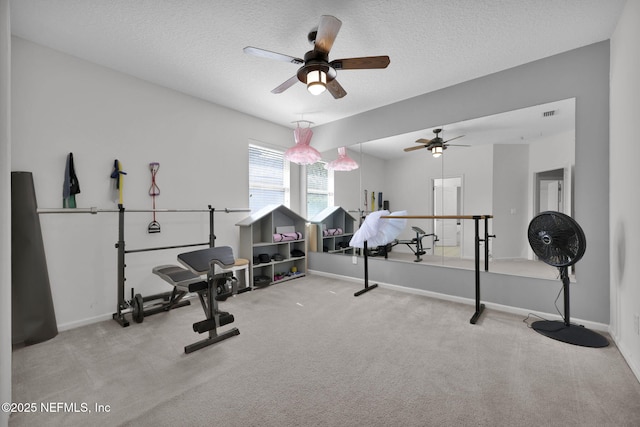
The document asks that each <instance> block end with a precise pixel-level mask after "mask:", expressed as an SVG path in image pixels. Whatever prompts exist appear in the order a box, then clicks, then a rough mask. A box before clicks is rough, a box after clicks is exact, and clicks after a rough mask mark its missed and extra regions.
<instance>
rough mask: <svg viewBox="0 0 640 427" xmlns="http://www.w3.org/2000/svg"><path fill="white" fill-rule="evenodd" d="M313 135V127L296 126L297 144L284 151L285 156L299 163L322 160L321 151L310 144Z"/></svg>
mask: <svg viewBox="0 0 640 427" xmlns="http://www.w3.org/2000/svg"><path fill="white" fill-rule="evenodd" d="M312 136H313V132H312V131H311V128H301V127H299V126H298V127H297V128H295V129H294V131H293V137H294V138H295V140H296V145H294V146H293V147H291V148H289V149H288V150H287V151H285V152H284V158H285V159H287V160H289V161H290V162H293V163H297V164H299V165H312V164H314V163H316V162H317V161H318V160H320V157H321V156H320V153H319V152H318V150H316V149H315V148H313V147H312V146H311V145H310V144H311V137H312Z"/></svg>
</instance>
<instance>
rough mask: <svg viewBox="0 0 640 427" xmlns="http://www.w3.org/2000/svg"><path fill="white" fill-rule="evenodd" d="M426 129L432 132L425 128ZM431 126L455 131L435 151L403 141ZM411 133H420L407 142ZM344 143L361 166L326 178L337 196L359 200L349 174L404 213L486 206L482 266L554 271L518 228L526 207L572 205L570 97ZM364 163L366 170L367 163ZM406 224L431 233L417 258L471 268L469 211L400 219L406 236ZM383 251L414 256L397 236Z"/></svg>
mask: <svg viewBox="0 0 640 427" xmlns="http://www.w3.org/2000/svg"><path fill="white" fill-rule="evenodd" d="M427 120H428V118H426V119H425V121H427ZM434 129H442V132H441V133H440V135H435V134H434V133H433V130H434ZM462 135H464V136H463V137H460V136H462ZM436 136H440V137H442V140H444V141H447V140H448V139H452V138H456V140H455V141H453V140H452V141H451V142H450V143H449V144H450V145H448V146H447V145H446V144H445V146H446V148H445V149H444V150H443V152H442V155H441V156H439V157H437V158H436V157H434V156H433V154H432V152H431V150H430V148H421V149H412V150H410V151H408V152H406V151H404V149H405V148H407V147H415V146H416V145H421V144H422V145H424V139H426V140H433V139H434V137H436ZM419 139H423V141H421V143H416V140H419ZM350 150H351V152H352V153H353V155H354V156H356V157H354V158H360V159H361V160H360V164H361V170H362V172H361V173H360V175H359V178H358V176H356V175H354V174H350V176H340V177H337V178H336V204H337V205H340V206H343V207H344V208H345V209H364V206H363V205H362V203H361V204H360V205H359V206H355V205H354V201H357V200H360V201H362V196H361V195H360V194H356V193H355V192H354V185H355V183H354V182H353V181H358V180H359V183H358V190H357V191H358V192H360V193H362V192H363V190H364V189H366V190H369V191H376V193H377V192H378V191H381V192H383V194H384V199H385V200H388V201H389V210H391V211H397V210H406V211H408V212H409V214H413V215H442V214H445V215H447V214H455V215H486V214H488V215H493V217H494V218H493V219H492V220H490V222H489V232H490V234H495V235H496V238H495V239H490V241H489V243H488V244H489V253H490V268H489V270H490V271H493V272H498V273H506V274H514V275H525V276H532V277H542V278H550V279H555V278H556V275H557V274H556V273H557V272H556V271H555V269H550V268H548V266H546V264H544V263H542V262H539V261H537V260H536V259H535V256H534V254H533V252H532V251H531V249H530V247H529V244H528V240H527V233H526V231H527V227H528V224H529V222H530V221H531V219H532V218H533V216H535V214H537V213H539V212H541V211H544V210H558V211H561V212H564V213H566V214H568V215H572V193H573V192H572V177H573V174H574V165H575V100H574V99H573V98H572V99H567V100H561V101H557V102H552V103H547V104H543V105H537V106H533V107H527V108H523V109H519V110H514V111H510V112H505V113H502V114H496V115H492V116H487V117H481V118H477V119H471V120H465V121H461V122H457V123H449V124H440V125H436V126H431V127H428V128H425V129H422V130H420V131H416V132H410V133H406V134H402V135H396V136H394V137H389V138H384V139H380V140H376V141H368V142H366V143H362V144H357V145H355V146H353V147H350ZM368 164H369V165H371V166H372V167H374V168H375V171H372V170H370V169H371V168H367V165H368ZM347 181H351V184H347ZM372 181H375V182H372ZM438 202H439V203H438ZM412 226H417V227H419V228H420V229H422V230H423V231H424V232H425V233H426V234H432V233H433V234H435V235H437V236H438V238H437V241H433V240H435V239H432V238H431V237H429V238H426V239H424V240H423V242H422V243H423V246H424V248H425V250H426V254H425V256H423V260H422V261H421V262H424V263H437V264H441V265H445V266H449V267H460V268H469V269H473V257H474V239H475V234H474V221H466V220H460V221H457V220H448V221H443V220H439V221H433V220H410V221H409V224H408V226H407V228H406V229H405V230H404V231H403V233H402V234H401V235H400V236H399V239H400V240H403V241H405V240H411V239H413V238H415V237H416V232H415V230H413V229H412V228H411V227H412ZM481 233H484V230H482V229H481ZM485 243H486V242H483V244H485ZM481 253H484V248H482V249H481ZM483 258H484V256H483ZM389 259H391V260H399V261H402V260H406V261H415V255H414V254H413V253H412V251H411V248H409V247H406V245H396V246H394V247H393V248H392V251H391V253H389Z"/></svg>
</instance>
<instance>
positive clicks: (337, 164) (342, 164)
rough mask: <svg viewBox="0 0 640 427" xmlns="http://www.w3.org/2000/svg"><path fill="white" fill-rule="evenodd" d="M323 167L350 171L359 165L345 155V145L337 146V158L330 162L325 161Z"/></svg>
mask: <svg viewBox="0 0 640 427" xmlns="http://www.w3.org/2000/svg"><path fill="white" fill-rule="evenodd" d="M324 167H325V169H329V170H330V169H333V170H335V171H344V172H348V171H352V170H354V169H358V168H359V167H360V166H359V165H358V163H356V161H355V160H353V159H352V158H351V157H349V156H348V155H347V149H346V148H345V147H340V148H338V158H337V159H335V160H334V161H332V162H329V163H327V164H326V165H325V166H324Z"/></svg>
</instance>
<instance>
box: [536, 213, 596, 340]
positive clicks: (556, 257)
mask: <svg viewBox="0 0 640 427" xmlns="http://www.w3.org/2000/svg"><path fill="white" fill-rule="evenodd" d="M528 237H529V244H530V245H531V249H533V252H534V253H535V254H536V255H537V256H538V258H540V259H541V260H542V261H544V262H545V263H547V264H549V265H552V266H554V267H557V268H558V270H560V279H561V280H562V285H563V293H564V322H562V321H558V320H540V321H537V322H533V324H532V325H531V327H532V328H533V329H534V330H535V331H536V332H539V333H541V334H542V335H545V336H547V337H549V338H553V339H555V340H558V341H562V342H566V343H570V344H575V345H580V346H583V347H606V346H608V345H609V341H608V340H607V339H606V338H605V337H603V336H602V335H600V334H598V333H597V332H594V331H591V330H589V329H587V328H585V327H583V326H580V325H575V324H573V325H572V324H571V321H570V315H569V313H570V304H569V282H570V280H569V267H570V266H572V265H574V264H575V263H576V262H578V261H579V260H580V259H581V258H582V256H583V255H584V252H585V250H586V248H587V240H586V238H585V236H584V232H583V231H582V228H580V225H579V224H578V223H577V222H576V221H575V220H574V219H573V218H571V217H570V216H567V215H565V214H563V213H561V212H553V211H547V212H542V213H540V214H538V215H536V216H535V217H534V218H533V219H532V220H531V222H530V223H529V231H528Z"/></svg>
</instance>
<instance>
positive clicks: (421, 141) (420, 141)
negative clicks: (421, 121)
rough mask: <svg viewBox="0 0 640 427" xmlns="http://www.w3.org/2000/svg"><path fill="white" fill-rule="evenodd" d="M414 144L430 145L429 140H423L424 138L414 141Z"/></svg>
mask: <svg viewBox="0 0 640 427" xmlns="http://www.w3.org/2000/svg"><path fill="white" fill-rule="evenodd" d="M416 142H417V143H418V144H431V140H430V139H425V138H420V139H416Z"/></svg>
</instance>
